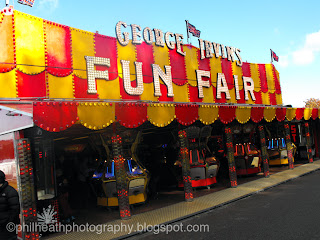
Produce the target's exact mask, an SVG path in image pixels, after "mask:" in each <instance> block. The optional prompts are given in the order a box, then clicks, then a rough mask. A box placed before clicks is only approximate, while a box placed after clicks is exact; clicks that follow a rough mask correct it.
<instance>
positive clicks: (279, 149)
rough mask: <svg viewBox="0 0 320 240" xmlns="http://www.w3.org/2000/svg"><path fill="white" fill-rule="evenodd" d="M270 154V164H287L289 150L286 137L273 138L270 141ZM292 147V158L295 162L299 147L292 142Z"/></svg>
mask: <svg viewBox="0 0 320 240" xmlns="http://www.w3.org/2000/svg"><path fill="white" fill-rule="evenodd" d="M267 147H268V154H269V165H271V166H274V165H287V164H289V162H288V152H287V147H286V142H285V140H284V138H272V139H269V142H268V145H267ZM291 147H292V159H293V162H294V155H295V153H296V150H297V147H296V145H295V144H294V143H291Z"/></svg>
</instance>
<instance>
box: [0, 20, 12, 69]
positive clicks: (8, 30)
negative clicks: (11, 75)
mask: <svg viewBox="0 0 320 240" xmlns="http://www.w3.org/2000/svg"><path fill="white" fill-rule="evenodd" d="M1 19H3V20H2V21H1V23H0V45H1V48H0V72H1V73H5V72H9V71H11V70H12V69H14V68H15V63H16V58H15V38H16V37H15V33H14V28H13V25H14V18H13V15H12V16H10V15H9V16H3V14H1Z"/></svg>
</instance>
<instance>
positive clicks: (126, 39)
mask: <svg viewBox="0 0 320 240" xmlns="http://www.w3.org/2000/svg"><path fill="white" fill-rule="evenodd" d="M121 26H123V27H125V28H126V27H127V24H126V23H125V22H121V21H119V22H118V23H117V25H116V35H117V39H118V42H119V43H120V44H121V45H122V46H126V45H128V43H129V33H128V32H124V33H123V38H122V36H121Z"/></svg>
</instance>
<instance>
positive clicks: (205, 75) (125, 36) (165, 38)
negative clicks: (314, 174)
mask: <svg viewBox="0 0 320 240" xmlns="http://www.w3.org/2000/svg"><path fill="white" fill-rule="evenodd" d="M121 26H123V27H124V28H127V24H126V23H125V22H121V21H120V22H118V23H117V25H116V36H117V40H118V42H119V43H120V44H121V45H122V46H127V45H128V44H129V33H128V32H121ZM130 26H131V32H132V44H134V45H139V44H142V39H141V27H140V26H139V25H136V24H131V25H130ZM173 37H174V38H175V42H174V41H171V40H170V38H173ZM143 39H144V41H145V43H147V44H149V45H151V44H152V43H153V40H155V41H154V42H155V46H157V47H164V46H165V44H166V46H167V48H168V49H170V50H174V49H176V52H177V53H179V54H180V55H182V56H186V52H184V51H183V45H184V44H183V35H182V34H177V33H175V34H174V33H172V32H166V33H165V34H164V33H163V32H162V31H161V30H159V29H153V30H151V29H150V28H149V27H146V28H144V29H143ZM199 44H200V54H201V59H204V58H206V57H207V58H212V57H213V56H215V57H216V58H219V57H220V55H219V49H220V50H221V57H222V58H227V59H228V61H234V54H235V55H236V56H237V57H238V60H237V61H236V64H237V66H239V67H241V66H242V60H241V57H240V54H239V53H240V50H239V49H235V48H233V47H227V46H226V47H225V49H226V55H225V52H224V46H223V45H222V44H219V43H214V42H209V41H203V40H202V39H199ZM204 51H205V52H206V53H204ZM213 52H214V53H215V54H214V55H213ZM85 59H86V63H87V74H88V93H90V94H91V93H93V94H95V93H97V90H96V84H95V83H96V79H106V80H109V75H108V70H105V71H103V72H102V71H96V70H95V68H94V66H95V65H104V66H107V67H110V59H109V58H98V57H90V56H86V57H85ZM120 62H121V66H122V72H123V86H124V90H125V91H126V93H127V94H129V95H137V96H140V95H141V94H142V93H143V90H144V89H143V71H142V64H143V63H142V62H134V65H135V69H136V81H137V82H136V85H137V86H136V87H132V85H131V79H130V69H129V65H130V61H127V60H120ZM149 67H150V68H152V73H153V84H154V96H156V97H161V95H162V94H161V91H160V79H161V80H162V82H163V83H164V84H165V86H166V87H167V96H168V97H174V93H173V87H172V74H171V66H166V65H164V66H159V65H157V64H151V65H150V66H149ZM161 67H163V68H164V69H165V71H163V70H162V68H161ZM195 71H196V80H197V88H198V98H200V99H203V98H204V95H203V88H204V87H205V88H210V82H209V81H208V80H209V78H210V71H205V70H200V69H198V70H195ZM233 79H234V82H233V83H234V86H235V94H236V100H240V99H241V97H240V92H239V81H238V75H233ZM242 80H243V89H244V96H245V100H249V96H251V98H252V100H253V101H255V100H256V98H255V96H254V82H253V80H252V78H251V77H244V76H243V77H242ZM216 82H217V95H216V97H217V99H221V94H222V93H224V94H225V96H226V99H231V97H230V93H229V90H228V84H227V82H226V78H225V75H224V74H223V73H218V74H217V76H216Z"/></svg>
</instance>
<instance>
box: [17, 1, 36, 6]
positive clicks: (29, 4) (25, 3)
mask: <svg viewBox="0 0 320 240" xmlns="http://www.w3.org/2000/svg"><path fill="white" fill-rule="evenodd" d="M18 3H21V4H24V5H28V6H30V7H32V6H33V4H34V0H18Z"/></svg>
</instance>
